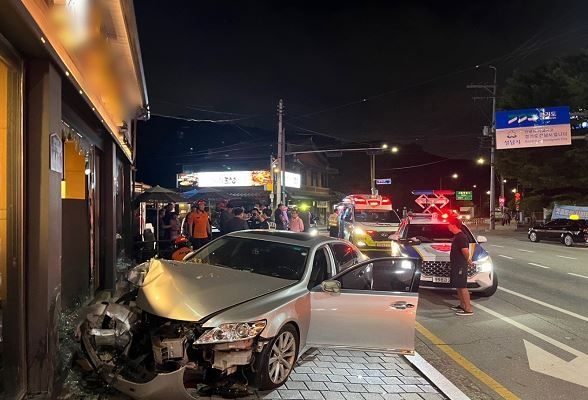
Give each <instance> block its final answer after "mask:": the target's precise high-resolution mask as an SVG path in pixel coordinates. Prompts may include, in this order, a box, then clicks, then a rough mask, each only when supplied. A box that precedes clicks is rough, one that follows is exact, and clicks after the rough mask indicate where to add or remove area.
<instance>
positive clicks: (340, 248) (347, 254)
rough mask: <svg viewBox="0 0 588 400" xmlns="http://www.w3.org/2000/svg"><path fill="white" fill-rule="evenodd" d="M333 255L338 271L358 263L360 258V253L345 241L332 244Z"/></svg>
mask: <svg viewBox="0 0 588 400" xmlns="http://www.w3.org/2000/svg"><path fill="white" fill-rule="evenodd" d="M331 250H332V251H333V257H334V258H335V268H336V270H337V273H339V272H341V271H343V270H345V269H347V268H349V267H351V266H353V265H355V264H357V262H358V261H359V260H360V255H359V253H358V252H357V251H355V250H354V249H353V247H351V246H348V245H346V244H343V243H333V244H331Z"/></svg>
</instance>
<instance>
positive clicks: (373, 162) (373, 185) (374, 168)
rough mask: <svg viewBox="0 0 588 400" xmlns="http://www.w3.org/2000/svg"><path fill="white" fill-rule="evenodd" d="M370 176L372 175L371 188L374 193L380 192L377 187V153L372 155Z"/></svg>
mask: <svg viewBox="0 0 588 400" xmlns="http://www.w3.org/2000/svg"><path fill="white" fill-rule="evenodd" d="M370 177H371V189H372V194H378V190H377V189H376V155H375V154H371V155H370Z"/></svg>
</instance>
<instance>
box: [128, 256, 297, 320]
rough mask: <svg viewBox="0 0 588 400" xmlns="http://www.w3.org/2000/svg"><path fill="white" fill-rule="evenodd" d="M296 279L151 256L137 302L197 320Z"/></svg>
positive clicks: (163, 314) (165, 313) (162, 313)
mask: <svg viewBox="0 0 588 400" xmlns="http://www.w3.org/2000/svg"><path fill="white" fill-rule="evenodd" d="M295 282H296V281H291V280H287V279H281V278H275V277H271V276H265V275H259V274H254V273H251V272H248V271H239V270H234V269H230V268H225V267H217V266H213V265H208V264H197V263H191V262H190V263H187V262H175V261H167V260H152V261H151V263H150V266H149V272H148V273H147V275H146V276H145V279H144V281H143V285H142V286H141V288H140V289H139V293H138V296H137V306H138V307H139V308H141V309H142V310H144V311H146V312H149V313H151V314H155V315H158V316H160V317H164V318H169V319H174V320H180V321H194V322H195V321H200V320H201V319H202V318H204V317H206V316H209V315H210V314H213V313H215V312H218V311H222V310H224V309H226V308H229V307H231V306H234V305H237V304H240V303H243V302H245V301H248V300H251V299H254V298H256V297H259V296H263V295H264V294H267V293H270V292H273V291H276V290H279V289H281V288H284V287H286V286H289V285H291V284H293V283H295Z"/></svg>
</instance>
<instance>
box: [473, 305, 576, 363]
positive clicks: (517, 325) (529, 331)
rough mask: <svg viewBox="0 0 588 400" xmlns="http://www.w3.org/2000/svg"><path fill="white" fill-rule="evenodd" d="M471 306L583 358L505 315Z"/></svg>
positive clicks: (563, 344) (570, 349) (571, 348)
mask: <svg viewBox="0 0 588 400" xmlns="http://www.w3.org/2000/svg"><path fill="white" fill-rule="evenodd" d="M472 305H473V306H474V307H476V308H478V309H480V310H482V311H485V312H487V313H488V314H490V315H492V316H494V317H496V318H498V319H501V320H503V321H504V322H506V323H508V324H511V325H512V326H514V327H516V328H519V329H520V330H522V331H524V332H527V333H528V334H530V335H533V336H535V337H537V338H539V339H541V340H543V341H546V342H547V343H549V344H552V345H554V346H555V347H559V348H560V349H562V350H563V351H567V352H568V353H570V354H573V355H575V356H576V357H581V356H583V355H584V353H582V352H581V351H579V350H576V349H574V348H573V347H570V346H568V345H567V344H565V343H562V342H559V341H557V340H555V339H553V338H550V337H549V336H547V335H544V334H543V333H541V332H537V331H536V330H535V329H533V328H529V327H528V326H526V325H523V324H521V323H520V322H517V321H515V320H514V319H512V318H509V317H507V316H505V315H502V314H500V313H497V312H496V311H494V310H491V309H489V308H488V307H485V306H483V305H481V304H477V303H473V302H472Z"/></svg>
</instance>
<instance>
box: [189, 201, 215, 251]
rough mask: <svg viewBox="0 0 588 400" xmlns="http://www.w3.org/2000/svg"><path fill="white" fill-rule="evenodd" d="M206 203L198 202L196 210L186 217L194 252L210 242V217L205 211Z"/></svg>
mask: <svg viewBox="0 0 588 400" xmlns="http://www.w3.org/2000/svg"><path fill="white" fill-rule="evenodd" d="M205 207H206V203H205V202H204V200H198V202H197V203H196V210H195V211H192V212H191V213H190V215H189V216H188V220H187V223H188V233H189V235H190V241H191V242H192V247H193V248H194V250H196V249H199V248H200V247H202V246H204V245H205V244H207V243H208V242H209V241H210V236H211V234H212V227H211V225H210V216H209V215H208V213H207V212H206V210H205Z"/></svg>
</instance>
